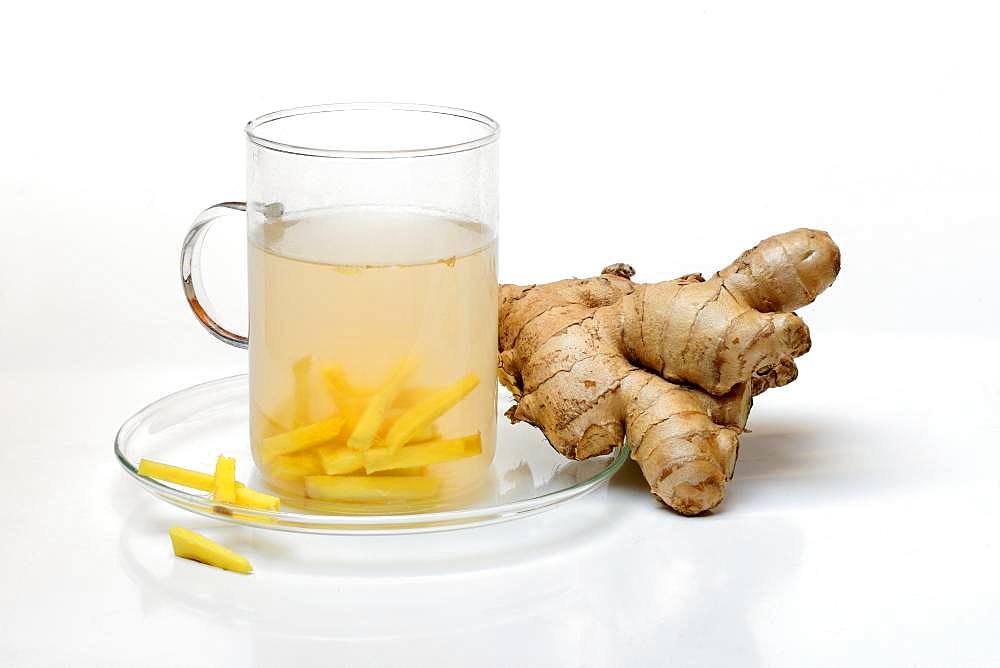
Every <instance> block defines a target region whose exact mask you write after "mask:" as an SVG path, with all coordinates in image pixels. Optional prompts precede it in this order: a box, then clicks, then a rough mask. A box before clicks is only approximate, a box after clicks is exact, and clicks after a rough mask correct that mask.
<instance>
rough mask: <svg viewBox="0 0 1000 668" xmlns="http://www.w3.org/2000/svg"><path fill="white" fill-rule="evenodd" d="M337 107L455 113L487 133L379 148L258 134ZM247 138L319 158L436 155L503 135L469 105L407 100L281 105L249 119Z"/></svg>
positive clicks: (337, 109) (261, 145) (489, 141)
mask: <svg viewBox="0 0 1000 668" xmlns="http://www.w3.org/2000/svg"><path fill="white" fill-rule="evenodd" d="M336 111H395V112H422V113H432V114H442V115H445V116H455V117H458V118H464V119H466V120H470V121H475V122H477V123H479V124H480V125H482V126H483V128H484V131H485V132H484V134H483V135H482V136H480V137H476V138H474V139H470V140H467V141H463V142H458V143H456V144H446V145H441V146H427V147H422V148H411V149H379V150H347V149H336V148H318V147H313V146H299V145H296V144H287V143H284V142H280V141H275V140H273V139H267V138H265V137H262V136H261V135H260V134H258V132H257V130H258V129H259V128H260V127H262V126H264V125H267V124H268V123H271V122H273V121H278V120H281V119H284V118H292V117H295V116H303V115H305V114H323V113H329V112H336ZM244 131H245V132H246V136H247V140H249V141H250V143H251V144H254V145H256V146H260V147H261V148H266V149H269V150H272V151H280V152H282V153H291V154H294V155H303V156H312V157H317V158H376V159H379V158H381V159H386V158H420V157H426V156H434V155H447V154H449V153H460V152H462V151H471V150H473V149H477V148H480V147H482V146H486V145H487V144H492V143H493V142H495V141H496V140H497V139H498V138H499V136H500V124H499V123H497V122H496V121H495V120H493V119H492V118H490V117H489V116H486V115H485V114H480V113H479V112H476V111H470V110H468V109H459V108H457V107H444V106H439V105H432V104H411V103H406V102H338V103H333V104H315V105H309V106H304V107H291V108H288V109H279V110H278V111H272V112H270V113H267V114H264V115H263V116H258V117H257V118H255V119H253V120H251V121H250V122H248V123H247V124H246V126H245V128H244Z"/></svg>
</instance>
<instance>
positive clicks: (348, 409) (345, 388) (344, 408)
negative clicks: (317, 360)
mask: <svg viewBox="0 0 1000 668" xmlns="http://www.w3.org/2000/svg"><path fill="white" fill-rule="evenodd" d="M323 380H324V381H326V388H327V391H328V392H329V393H330V397H331V398H332V399H333V403H334V404H336V405H337V410H338V411H340V414H341V415H342V416H343V417H344V419H345V420H346V421H347V423H348V424H354V423H355V422H357V419H358V416H359V415H360V414H361V411H362V409H363V408H364V405H365V403H366V402H367V401H368V398H369V397H370V396H371V395H372V394H374V392H369V391H366V390H359V389H358V388H355V387H354V386H353V385H351V383H350V382H349V381H348V380H347V375H346V374H345V373H344V367H342V366H340V365H339V364H336V365H334V366H330V367H327V368H325V369H323Z"/></svg>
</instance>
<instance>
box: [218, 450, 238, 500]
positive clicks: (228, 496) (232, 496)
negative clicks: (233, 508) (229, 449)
mask: <svg viewBox="0 0 1000 668" xmlns="http://www.w3.org/2000/svg"><path fill="white" fill-rule="evenodd" d="M212 499H214V500H215V501H221V502H222V503H236V460H235V459H233V458H232V457H224V456H223V455H219V458H218V459H217V460H216V461H215V477H214V484H213V485H212Z"/></svg>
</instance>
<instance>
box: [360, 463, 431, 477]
mask: <svg viewBox="0 0 1000 668" xmlns="http://www.w3.org/2000/svg"><path fill="white" fill-rule="evenodd" d="M371 475H373V476H375V477H376V478H378V477H382V476H396V477H399V476H417V475H427V467H426V466H411V467H409V468H405V469H391V470H388V471H376V472H375V473H372V474H371Z"/></svg>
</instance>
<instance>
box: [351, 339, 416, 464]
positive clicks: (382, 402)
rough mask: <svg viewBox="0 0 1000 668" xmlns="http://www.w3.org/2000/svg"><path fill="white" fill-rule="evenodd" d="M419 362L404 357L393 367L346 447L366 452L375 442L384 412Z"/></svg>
mask: <svg viewBox="0 0 1000 668" xmlns="http://www.w3.org/2000/svg"><path fill="white" fill-rule="evenodd" d="M418 364H419V362H418V361H417V360H416V359H414V358H412V357H404V358H403V359H401V360H400V361H398V362H397V363H396V364H394V365H393V368H392V370H391V371H390V372H389V376H388V378H386V381H385V383H384V384H383V385H382V387H380V388H379V390H378V391H377V392H376V393H375V394H374V395H372V397H371V399H369V400H368V403H367V404H366V405H365V408H364V410H363V411H362V412H361V415H360V416H359V417H358V422H357V424H356V425H355V427H354V431H352V432H351V436H350V438H348V439H347V447H349V448H353V449H355V450H367V449H368V448H370V447H371V446H372V444H373V443H374V442H375V437H376V435H378V432H379V429H380V428H381V427H382V425H383V424H384V423H385V419H386V412H387V411H388V409H389V406H390V405H391V404H392V402H393V401H394V400H395V399H396V395H398V394H399V391H400V390H401V389H402V388H403V384H404V383H406V381H407V380H409V378H410V376H412V375H413V372H414V371H416V369H417V366H418Z"/></svg>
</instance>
